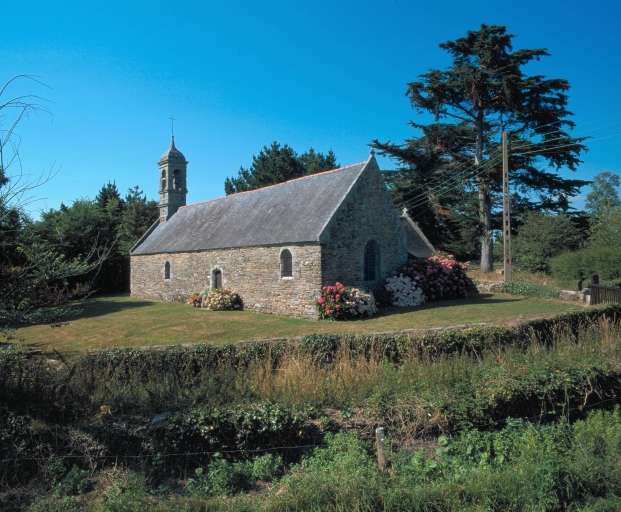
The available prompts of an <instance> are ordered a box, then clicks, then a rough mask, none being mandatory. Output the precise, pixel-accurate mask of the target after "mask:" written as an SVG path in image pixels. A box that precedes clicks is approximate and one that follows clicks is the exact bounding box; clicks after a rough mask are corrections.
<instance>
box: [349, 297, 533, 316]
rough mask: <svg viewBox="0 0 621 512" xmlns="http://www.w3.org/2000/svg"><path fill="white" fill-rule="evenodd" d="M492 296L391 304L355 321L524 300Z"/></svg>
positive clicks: (521, 299)
mask: <svg viewBox="0 0 621 512" xmlns="http://www.w3.org/2000/svg"><path fill="white" fill-rule="evenodd" d="M492 298H494V295H493V294H491V293H480V294H476V295H473V296H471V297H468V298H465V299H449V300H440V301H437V302H428V303H427V304H424V305H422V306H410V307H397V306H391V307H388V308H381V309H380V310H379V312H378V314H377V315H375V316H372V317H364V318H357V319H356V320H355V321H356V322H366V321H369V320H373V319H376V318H379V317H389V316H393V315H405V314H408V313H414V312H417V311H430V310H434V309H440V308H450V307H459V306H466V305H469V306H475V305H478V304H482V305H485V304H489V303H493V304H500V303H503V302H521V301H523V300H526V299H525V298H524V297H516V298H514V299H508V298H503V299H499V298H497V297H496V298H494V299H493V300H491V301H490V299H492Z"/></svg>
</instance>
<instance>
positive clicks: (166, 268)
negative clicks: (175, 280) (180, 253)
mask: <svg viewBox="0 0 621 512" xmlns="http://www.w3.org/2000/svg"><path fill="white" fill-rule="evenodd" d="M164 279H170V263H168V262H166V263H164Z"/></svg>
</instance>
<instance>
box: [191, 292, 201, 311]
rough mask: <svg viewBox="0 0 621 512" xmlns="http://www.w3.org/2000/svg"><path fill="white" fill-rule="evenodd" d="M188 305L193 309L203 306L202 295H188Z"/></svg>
mask: <svg viewBox="0 0 621 512" xmlns="http://www.w3.org/2000/svg"><path fill="white" fill-rule="evenodd" d="M188 304H189V305H190V306H192V307H194V308H200V307H201V305H202V304H203V294H202V293H195V294H193V295H190V298H189V299H188Z"/></svg>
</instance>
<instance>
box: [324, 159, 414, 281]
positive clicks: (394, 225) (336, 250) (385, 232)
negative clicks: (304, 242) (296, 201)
mask: <svg viewBox="0 0 621 512" xmlns="http://www.w3.org/2000/svg"><path fill="white" fill-rule="evenodd" d="M371 240H375V241H376V242H377V243H378V244H379V248H380V255H379V256H380V257H379V260H380V261H379V265H378V266H379V273H378V275H377V278H376V280H375V281H372V282H365V281H363V277H364V249H365V246H366V244H367V242H369V241H371ZM320 241H321V244H322V248H323V251H322V281H323V283H324V284H334V283H335V282H337V281H338V282H341V283H343V284H344V285H346V286H354V287H356V288H366V289H369V288H373V287H375V286H377V285H379V284H380V283H382V282H383V281H384V279H385V278H386V277H388V276H389V275H390V273H391V272H392V271H393V270H395V269H397V268H398V267H399V266H400V265H403V264H404V263H405V261H406V260H407V256H408V252H407V242H406V237H405V233H404V231H403V227H402V225H401V221H400V220H399V215H398V214H397V210H396V209H395V207H394V204H393V202H392V199H391V197H390V194H389V193H388V190H387V189H386V185H385V183H384V180H383V178H382V175H381V174H380V170H379V167H378V165H377V163H376V162H375V159H372V160H370V161H369V163H368V164H367V166H366V168H365V170H364V171H363V173H362V174H361V176H360V178H359V179H358V180H357V181H356V183H355V184H354V186H353V187H352V189H351V190H350V191H349V194H348V195H347V197H346V198H345V200H344V201H343V204H342V205H341V206H340V208H339V209H338V210H337V211H336V213H335V214H334V215H333V217H332V219H331V220H330V222H329V223H328V225H327V226H326V229H325V230H324V232H323V233H322V235H321V237H320Z"/></svg>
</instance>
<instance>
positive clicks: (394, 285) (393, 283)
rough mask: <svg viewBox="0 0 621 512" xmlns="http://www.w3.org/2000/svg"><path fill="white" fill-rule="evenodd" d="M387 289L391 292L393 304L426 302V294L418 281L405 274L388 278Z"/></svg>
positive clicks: (419, 303) (412, 304)
mask: <svg viewBox="0 0 621 512" xmlns="http://www.w3.org/2000/svg"><path fill="white" fill-rule="evenodd" d="M386 290H388V291H389V292H390V295H391V298H392V304H393V306H400V307H403V306H420V305H421V304H424V303H425V294H424V293H423V289H422V288H421V287H420V286H418V281H417V280H416V279H412V278H411V277H408V276H404V275H403V274H399V275H398V276H393V277H389V278H388V279H386Z"/></svg>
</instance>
